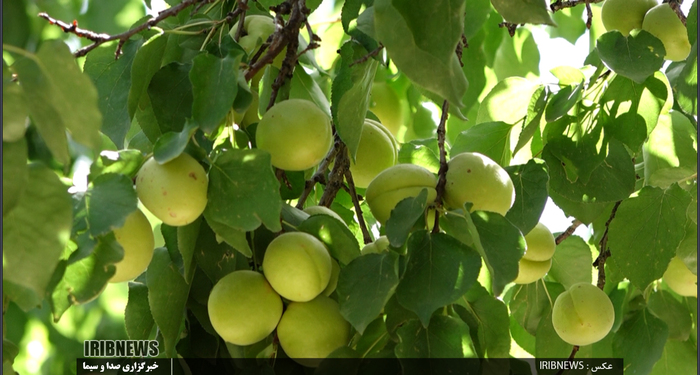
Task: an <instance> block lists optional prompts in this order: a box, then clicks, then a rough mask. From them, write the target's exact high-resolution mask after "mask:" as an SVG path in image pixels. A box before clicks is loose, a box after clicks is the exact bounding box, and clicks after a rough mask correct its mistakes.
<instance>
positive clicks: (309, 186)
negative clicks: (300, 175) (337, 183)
mask: <svg viewBox="0 0 700 375" xmlns="http://www.w3.org/2000/svg"><path fill="white" fill-rule="evenodd" d="M337 154H338V151H337V149H336V147H335V145H334V146H333V147H331V150H330V151H329V152H328V155H326V157H325V158H324V159H323V161H322V162H321V164H320V165H319V166H318V170H316V173H314V175H313V176H311V178H310V179H308V180H306V183H305V184H304V191H303V192H302V193H301V196H300V197H299V200H298V201H297V205H296V207H297V208H298V209H300V210H301V209H303V208H304V203H306V199H308V197H309V194H311V191H312V190H313V188H314V186H316V183H320V184H323V185H325V184H326V172H327V170H328V166H329V165H330V164H331V163H332V162H333V160H334V159H335V156H336V155H337Z"/></svg>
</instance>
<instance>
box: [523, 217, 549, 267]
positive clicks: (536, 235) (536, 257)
mask: <svg viewBox="0 0 700 375" xmlns="http://www.w3.org/2000/svg"><path fill="white" fill-rule="evenodd" d="M525 243H527V251H525V254H524V255H523V259H527V260H532V261H536V262H542V261H545V260H549V259H551V258H552V256H554V250H555V249H556V247H557V244H556V243H555V242H554V236H553V235H552V232H550V231H549V229H547V227H546V226H544V224H542V223H537V225H536V226H535V227H534V228H532V230H531V231H530V232H529V233H528V234H526V235H525Z"/></svg>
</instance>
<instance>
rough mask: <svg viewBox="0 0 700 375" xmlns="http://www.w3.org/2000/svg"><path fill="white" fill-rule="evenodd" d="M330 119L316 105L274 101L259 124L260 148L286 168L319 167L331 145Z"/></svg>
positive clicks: (273, 162)
mask: <svg viewBox="0 0 700 375" xmlns="http://www.w3.org/2000/svg"><path fill="white" fill-rule="evenodd" d="M332 138H333V135H332V129H331V121H330V119H329V118H328V116H326V114H325V113H324V112H323V111H322V110H320V109H319V108H318V107H317V106H316V104H314V103H312V102H310V101H308V100H303V99H289V100H285V101H283V102H280V103H277V104H275V105H274V106H273V107H272V108H270V109H269V110H268V111H267V112H265V115H264V116H263V117H262V119H261V120H260V122H259V123H258V129H257V131H256V135H255V139H256V142H257V145H258V148H259V149H261V150H265V151H267V152H269V153H270V155H271V156H272V165H273V166H275V167H277V168H280V169H284V170H287V171H303V170H306V169H309V168H311V167H315V166H317V165H318V164H319V163H320V162H321V160H323V158H324V157H325V156H326V154H327V153H328V151H329V150H330V148H331V141H332Z"/></svg>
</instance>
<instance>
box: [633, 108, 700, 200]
mask: <svg viewBox="0 0 700 375" xmlns="http://www.w3.org/2000/svg"><path fill="white" fill-rule="evenodd" d="M697 139H698V132H697V130H696V129H695V127H694V126H693V124H691V122H690V120H688V118H687V117H685V116H684V115H682V114H681V113H680V112H677V111H671V113H669V114H662V115H661V116H659V122H658V124H657V125H656V127H655V128H654V131H652V132H651V134H650V135H649V138H648V139H647V141H646V142H645V143H644V146H643V149H642V150H643V152H644V181H645V183H646V184H647V185H651V186H658V187H661V188H666V187H669V186H670V185H671V184H673V183H674V182H678V181H681V180H686V179H688V178H691V177H692V176H693V175H695V174H696V173H697V169H698V161H697V158H698V153H697V147H698V142H697Z"/></svg>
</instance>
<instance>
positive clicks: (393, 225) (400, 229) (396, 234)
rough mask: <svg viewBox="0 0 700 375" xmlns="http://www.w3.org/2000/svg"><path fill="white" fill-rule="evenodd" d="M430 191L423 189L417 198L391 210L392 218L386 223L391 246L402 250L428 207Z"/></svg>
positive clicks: (401, 203) (409, 199)
mask: <svg viewBox="0 0 700 375" xmlns="http://www.w3.org/2000/svg"><path fill="white" fill-rule="evenodd" d="M427 200H428V189H423V190H421V191H420V193H418V196H416V197H415V198H413V197H409V198H406V199H404V200H402V201H401V202H399V203H398V204H397V205H396V207H395V208H394V209H393V210H391V216H390V217H389V220H387V222H386V236H387V237H388V238H389V242H391V246H393V247H396V248H400V247H401V246H403V244H404V243H405V242H406V239H407V238H408V234H409V232H410V231H411V228H413V226H414V225H415V224H416V221H417V220H418V219H420V217H421V216H423V214H424V213H425V208H426V207H427V205H428V202H427Z"/></svg>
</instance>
